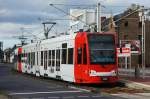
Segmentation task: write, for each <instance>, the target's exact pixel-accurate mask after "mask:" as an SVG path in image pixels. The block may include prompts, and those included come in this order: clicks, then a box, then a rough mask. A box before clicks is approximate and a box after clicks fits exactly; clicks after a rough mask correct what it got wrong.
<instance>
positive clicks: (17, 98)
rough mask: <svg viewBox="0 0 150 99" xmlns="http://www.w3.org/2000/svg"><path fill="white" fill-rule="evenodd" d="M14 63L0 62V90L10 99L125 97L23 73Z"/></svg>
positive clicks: (105, 98) (102, 98)
mask: <svg viewBox="0 0 150 99" xmlns="http://www.w3.org/2000/svg"><path fill="white" fill-rule="evenodd" d="M12 66H13V65H10V64H0V92H3V93H6V94H8V95H9V96H10V99H123V98H118V96H110V95H104V94H103V95H102V94H94V93H91V92H88V91H86V90H82V89H78V88H74V87H71V86H68V85H69V84H67V83H66V82H61V81H56V80H51V79H41V78H36V77H33V76H30V75H22V74H19V73H16V72H13V71H12V70H11V68H12Z"/></svg>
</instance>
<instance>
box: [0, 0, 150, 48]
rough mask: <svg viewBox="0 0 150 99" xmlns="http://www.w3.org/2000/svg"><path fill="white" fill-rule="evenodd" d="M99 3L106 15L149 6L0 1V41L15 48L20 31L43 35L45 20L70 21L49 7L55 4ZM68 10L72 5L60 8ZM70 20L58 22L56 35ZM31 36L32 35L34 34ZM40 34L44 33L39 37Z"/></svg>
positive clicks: (148, 0)
mask: <svg viewBox="0 0 150 99" xmlns="http://www.w3.org/2000/svg"><path fill="white" fill-rule="evenodd" d="M98 1H100V2H101V3H102V4H103V5H104V6H105V8H103V13H110V12H111V10H112V12H113V14H116V13H120V12H123V11H124V10H125V9H126V8H127V7H128V6H129V5H131V4H132V3H136V4H140V5H144V6H146V7H149V6H150V0H0V41H3V42H4V48H8V47H12V46H13V45H14V44H17V43H19V40H17V39H16V38H15V37H14V36H19V35H21V30H20V28H22V27H24V28H25V29H24V34H25V35H32V34H34V35H39V37H41V36H42V33H43V27H42V24H41V23H42V21H45V20H47V19H52V18H59V19H60V18H61V19H62V18H67V16H66V15H65V14H64V13H61V12H60V11H58V10H56V9H54V8H53V7H50V6H49V4H50V3H55V4H96V3H97V2H98ZM58 7H60V8H61V9H64V10H65V11H68V10H69V9H70V8H73V7H71V6H69V7H66V6H58ZM68 24H69V23H68V22H67V21H60V20H59V21H57V25H56V26H55V28H53V30H52V31H53V32H57V33H60V32H65V31H67V28H68ZM31 33H32V34H31ZM40 33H41V34H40Z"/></svg>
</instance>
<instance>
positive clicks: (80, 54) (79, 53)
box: [78, 47, 82, 64]
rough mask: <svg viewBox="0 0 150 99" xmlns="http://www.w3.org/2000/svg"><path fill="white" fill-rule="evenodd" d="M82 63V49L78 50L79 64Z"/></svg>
mask: <svg viewBox="0 0 150 99" xmlns="http://www.w3.org/2000/svg"><path fill="white" fill-rule="evenodd" d="M81 63H82V48H81V47H80V48H78V64H81Z"/></svg>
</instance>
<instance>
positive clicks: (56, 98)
mask: <svg viewBox="0 0 150 99" xmlns="http://www.w3.org/2000/svg"><path fill="white" fill-rule="evenodd" d="M58 98H60V97H48V99H58Z"/></svg>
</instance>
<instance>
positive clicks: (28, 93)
mask: <svg viewBox="0 0 150 99" xmlns="http://www.w3.org/2000/svg"><path fill="white" fill-rule="evenodd" d="M78 92H81V91H52V92H26V93H10V94H9V95H30V94H57V93H78Z"/></svg>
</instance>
